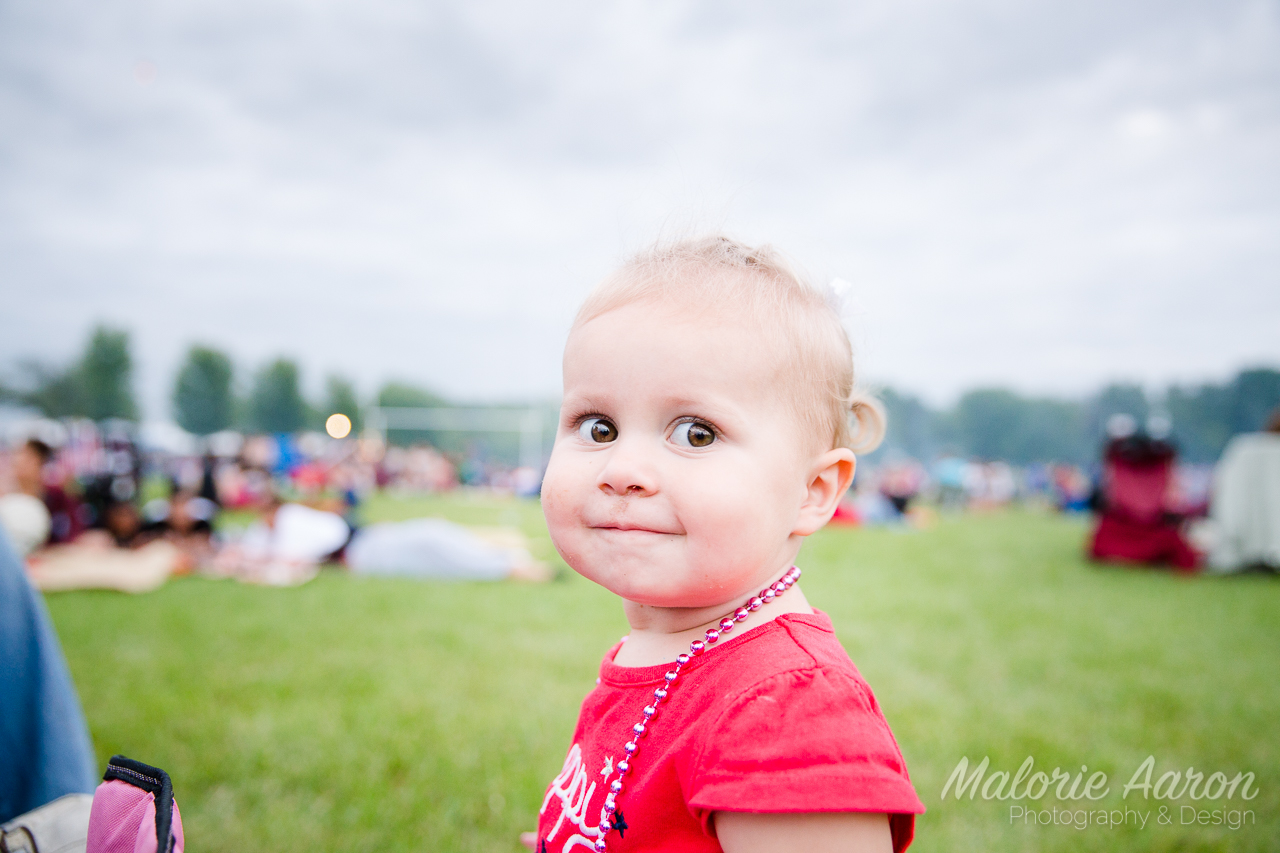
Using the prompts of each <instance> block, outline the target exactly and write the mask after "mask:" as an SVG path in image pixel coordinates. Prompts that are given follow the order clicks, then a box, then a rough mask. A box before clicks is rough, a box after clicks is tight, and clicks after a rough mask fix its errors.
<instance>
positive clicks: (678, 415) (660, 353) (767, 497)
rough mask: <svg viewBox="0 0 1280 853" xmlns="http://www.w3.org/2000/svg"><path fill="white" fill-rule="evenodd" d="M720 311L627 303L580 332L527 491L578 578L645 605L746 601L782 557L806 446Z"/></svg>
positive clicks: (759, 353)
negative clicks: (537, 484) (685, 315)
mask: <svg viewBox="0 0 1280 853" xmlns="http://www.w3.org/2000/svg"><path fill="white" fill-rule="evenodd" d="M774 360H775V359H773V358H772V357H771V350H770V348H769V347H768V346H767V345H766V344H765V343H764V342H763V341H762V336H761V335H760V333H759V332H758V331H756V330H754V329H753V328H752V327H751V326H750V325H749V324H747V323H746V322H745V320H744V319H743V318H741V317H739V316H736V315H735V313H734V312H733V311H731V310H730V311H727V312H721V313H714V312H709V317H705V318H697V319H694V320H688V319H681V318H680V317H678V316H676V315H675V314H674V312H673V310H672V309H671V308H669V307H665V306H662V305H651V304H643V303H640V304H634V305H628V306H624V307H622V308H619V309H616V310H614V311H610V312H608V313H606V314H603V315H601V316H600V317H597V318H595V319H594V320H592V321H590V322H589V323H587V324H585V325H584V326H582V327H580V328H579V329H578V330H577V331H575V332H574V333H573V335H572V336H571V337H570V339H569V343H568V345H567V347H566V349H565V358H564V406H563V409H562V411H561V418H560V426H559V430H558V433H557V436H556V444H555V449H554V451H553V452H552V454H551V461H550V463H549V464H548V467H547V473H546V477H545V479H544V481H543V486H542V502H543V509H544V512H545V513H546V517H547V523H548V525H549V527H550V530H551V536H552V538H553V539H554V541H555V544H556V548H557V549H558V550H559V551H560V554H561V556H563V557H564V559H565V561H566V562H568V563H569V565H570V566H572V567H573V568H574V570H576V571H577V572H578V573H579V574H582V575H583V576H585V577H587V578H589V579H591V580H593V581H595V582H596V583H599V584H601V585H602V586H604V587H606V588H608V589H609V590H612V591H613V592H614V593H616V594H618V595H620V596H622V597H623V598H625V599H627V600H630V601H634V602H637V603H641V604H648V605H653V606H658V607H709V606H712V605H716V604H721V603H725V602H729V601H732V600H734V599H736V598H738V597H740V596H742V595H746V594H748V593H750V592H753V591H754V590H756V589H758V588H759V586H760V585H761V584H762V583H763V582H764V581H765V580H767V579H768V578H769V577H770V576H771V575H772V574H774V573H775V572H777V571H779V570H781V569H783V568H785V567H786V566H787V565H788V564H789V563H790V561H791V560H793V559H794V557H795V553H796V550H797V549H798V548H799V544H800V541H801V537H800V536H798V535H793V534H794V533H795V529H796V525H797V517H798V514H799V511H800V506H801V504H802V503H803V501H804V499H805V496H806V492H807V485H808V474H809V472H810V469H811V467H812V465H813V462H814V459H815V456H814V447H813V444H814V442H812V441H811V440H808V436H806V435H805V433H804V432H803V430H802V427H801V426H800V424H799V422H798V419H797V418H796V417H795V415H794V414H793V412H792V409H791V407H790V406H789V405H788V400H789V396H788V394H787V392H786V390H785V389H784V388H783V387H782V386H781V384H780V380H779V377H778V376H777V374H776V370H775V368H774V367H773V362H774Z"/></svg>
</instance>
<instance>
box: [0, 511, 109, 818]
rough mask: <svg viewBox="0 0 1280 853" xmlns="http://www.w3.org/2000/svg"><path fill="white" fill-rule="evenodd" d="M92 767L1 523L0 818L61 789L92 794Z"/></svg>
mask: <svg viewBox="0 0 1280 853" xmlns="http://www.w3.org/2000/svg"><path fill="white" fill-rule="evenodd" d="M97 775H98V771H97V766H96V762H95V760H94V757H93V746H92V744H91V743H90V741H89V730H88V728H87V727H86V726H85V722H84V713H83V712H82V711H81V710H80V699H79V697H78V696H76V689H75V687H74V686H73V685H72V683H71V673H69V672H68V671H67V664H66V661H65V660H64V659H63V657H62V646H61V645H59V643H58V635H57V634H55V633H54V631H53V624H52V623H51V622H50V621H49V614H48V612H47V611H46V610H45V607H44V599H43V598H41V596H40V593H38V592H36V591H35V589H33V588H32V586H31V583H30V581H28V580H27V576H26V573H25V572H24V571H23V568H22V562H21V561H20V560H19V559H18V556H17V554H15V553H14V550H13V547H12V546H11V545H10V544H9V539H8V537H7V536H6V535H5V533H4V531H3V530H0V823H3V822H4V821H7V820H9V819H10V818H13V817H17V816H18V815H20V814H23V813H25V812H28V811H30V810H31V809H34V808H37V807H39V806H42V805H44V804H45V803H47V802H49V801H50V800H55V799H57V798H58V797H61V796H62V795H63V794H72V793H78V792H80V793H86V794H92V793H93V790H94V788H95V787H97Z"/></svg>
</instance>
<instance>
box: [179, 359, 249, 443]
mask: <svg viewBox="0 0 1280 853" xmlns="http://www.w3.org/2000/svg"><path fill="white" fill-rule="evenodd" d="M232 374H233V369H232V366H231V359H230V358H228V357H227V356H226V354H224V353H222V352H219V351H218V350H216V349H212V348H210V347H202V346H193V347H191V349H190V350H189V351H188V352H187V360H186V362H185V363H184V364H183V365H182V368H181V369H180V370H179V371H178V378H177V381H176V382H175V383H174V388H173V414H174V418H175V419H176V420H177V421H178V425H179V426H181V427H182V428H183V429H185V430H186V431H187V432H191V433H195V434H196V435H208V434H210V433H214V432H218V431H219V430H224V429H226V428H227V427H229V426H231V424H232V422H233V420H234V418H235V398H234V397H233V395H232V392H231V378H232Z"/></svg>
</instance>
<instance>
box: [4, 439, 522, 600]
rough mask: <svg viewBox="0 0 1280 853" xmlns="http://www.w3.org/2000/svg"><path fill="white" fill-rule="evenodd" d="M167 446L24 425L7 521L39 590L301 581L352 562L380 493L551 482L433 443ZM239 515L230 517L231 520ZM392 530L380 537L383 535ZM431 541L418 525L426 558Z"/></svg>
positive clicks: (14, 454)
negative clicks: (368, 504)
mask: <svg viewBox="0 0 1280 853" xmlns="http://www.w3.org/2000/svg"><path fill="white" fill-rule="evenodd" d="M158 444H159V446H157V445H158ZM164 444H165V442H163V441H160V442H158V443H157V442H156V441H154V440H152V441H148V440H147V437H146V435H145V433H141V434H140V432H139V430H138V429H137V428H136V426H135V425H133V424H130V423H128V422H123V421H113V422H107V423H105V424H101V425H99V424H95V423H93V422H91V421H83V420H71V421H66V422H54V421H37V422H32V423H28V424H23V425H21V426H20V428H18V429H15V430H13V432H12V434H11V435H10V437H9V441H8V442H7V443H6V444H5V445H3V446H2V447H0V524H2V525H3V526H4V528H5V530H6V532H7V533H8V538H9V540H10V542H11V543H12V544H13V545H14V547H15V548H16V550H18V551H19V553H20V554H21V555H22V556H23V557H24V558H26V560H27V564H28V567H29V570H30V572H31V574H32V577H33V579H34V580H36V582H37V584H38V585H41V586H42V587H43V588H45V589H57V588H73V587H78V586H113V587H116V588H120V589H126V590H129V591H143V590H145V589H150V588H154V587H155V586H157V585H159V584H160V583H163V581H164V579H165V578H167V577H168V576H169V575H170V574H173V573H184V572H191V571H197V570H199V571H203V572H207V573H211V574H220V575H224V576H232V577H240V578H241V579H246V580H256V581H260V582H266V583H295V582H299V581H301V580H305V579H307V578H308V577H310V576H311V575H312V574H314V570H315V567H316V566H318V565H319V564H321V563H325V562H329V561H334V560H340V559H342V558H343V557H344V555H345V550H346V548H347V546H348V544H350V543H351V542H352V539H353V536H354V535H355V533H356V531H357V530H359V529H360V528H361V527H362V523H361V522H362V519H361V518H360V507H361V505H362V503H363V502H364V501H365V499H366V498H367V497H368V496H369V495H370V494H371V493H373V492H375V491H379V490H391V491H394V492H402V493H413V494H421V493H431V492H443V491H449V490H452V489H456V488H459V487H463V486H467V485H470V487H472V488H482V489H487V490H493V491H498V492H505V493H513V494H522V495H529V494H537V492H538V489H539V486H540V478H539V473H538V472H537V471H534V470H531V469H522V468H517V469H514V470H511V469H509V468H504V467H502V466H500V465H497V464H493V463H486V462H484V461H483V460H481V459H479V458H464V459H461V460H458V461H456V462H455V461H454V460H452V459H450V458H449V457H447V456H445V455H444V454H442V453H441V452H439V451H438V450H436V449H435V448H432V447H429V446H426V445H419V446H413V447H407V448H406V447H394V446H393V447H387V446H385V445H384V444H383V443H382V442H381V441H380V440H378V439H376V438H348V439H333V438H330V437H328V436H324V435H319V434H314V433H304V434H301V435H297V436H288V435H280V436H263V435H251V436H242V435H239V434H236V433H229V432H228V433H218V434H215V435H213V436H209V437H208V438H207V439H205V440H203V441H202V442H200V444H199V446H197V447H192V446H190V443H189V442H188V443H186V444H181V445H178V446H174V444H173V443H172V442H170V443H169V446H164ZM228 512H229V513H231V521H232V523H231V524H220V523H219V519H220V516H223V514H225V513H228ZM442 529H443V528H440V529H437V530H436V532H437V533H440V530H442ZM441 535H443V534H441ZM449 535H451V536H452V537H453V539H450V540H449V542H450V543H452V544H451V545H449V547H454V546H456V544H457V542H460V541H462V539H461V538H460V536H461V535H460V534H458V532H457V531H450V532H449ZM387 536H388V534H387V532H386V531H385V530H383V531H381V532H380V538H379V539H378V541H380V542H385V541H387ZM401 538H402V539H403V537H401ZM436 538H437V539H439V538H440V537H439V536H437V537H436ZM392 539H393V540H395V537H394V536H392ZM421 540H422V536H421V531H419V535H418V536H417V539H416V540H414V541H415V542H417V543H418V546H417V547H418V551H417V552H415V553H416V558H417V562H418V563H421V562H422V558H423V553H422V547H421ZM395 541H397V542H398V541H401V540H395ZM455 550H456V548H455ZM365 551H366V552H367V551H368V549H367V548H366V549H365ZM378 553H379V554H385V553H386V552H385V549H384V551H380V552H378ZM475 553H476V554H479V553H480V552H479V550H476V551H475ZM431 556H432V558H433V559H436V562H437V563H439V562H440V559H437V558H439V554H438V553H436V552H433V553H432V555H431ZM491 556H492V555H490V557H491ZM402 562H404V561H403V560H402ZM409 562H410V563H413V560H412V559H411V560H409ZM445 562H448V561H447V560H446V561H445ZM455 562H456V560H455ZM499 562H501V561H499ZM517 562H520V563H521V564H522V565H523V564H524V563H527V562H529V561H527V560H517ZM489 564H495V563H494V560H493V559H488V562H487V563H486V565H489ZM526 568H527V567H526ZM485 571H486V572H489V573H490V574H492V572H491V571H489V570H488V569H486V570H485Z"/></svg>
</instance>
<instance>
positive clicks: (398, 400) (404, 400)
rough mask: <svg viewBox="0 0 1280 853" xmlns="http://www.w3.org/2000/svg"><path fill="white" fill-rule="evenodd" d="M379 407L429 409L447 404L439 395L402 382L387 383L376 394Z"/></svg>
mask: <svg viewBox="0 0 1280 853" xmlns="http://www.w3.org/2000/svg"><path fill="white" fill-rule="evenodd" d="M378 405H379V406H418V407H422V408H430V407H433V406H446V405H448V403H447V402H446V401H445V399H444V397H441V396H440V395H439V394H436V393H433V392H431V391H428V390H426V389H425V388H419V387H417V386H414V385H409V384H407V383H404V382H388V383H387V384H386V385H383V386H382V390H381V391H379V392H378Z"/></svg>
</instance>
